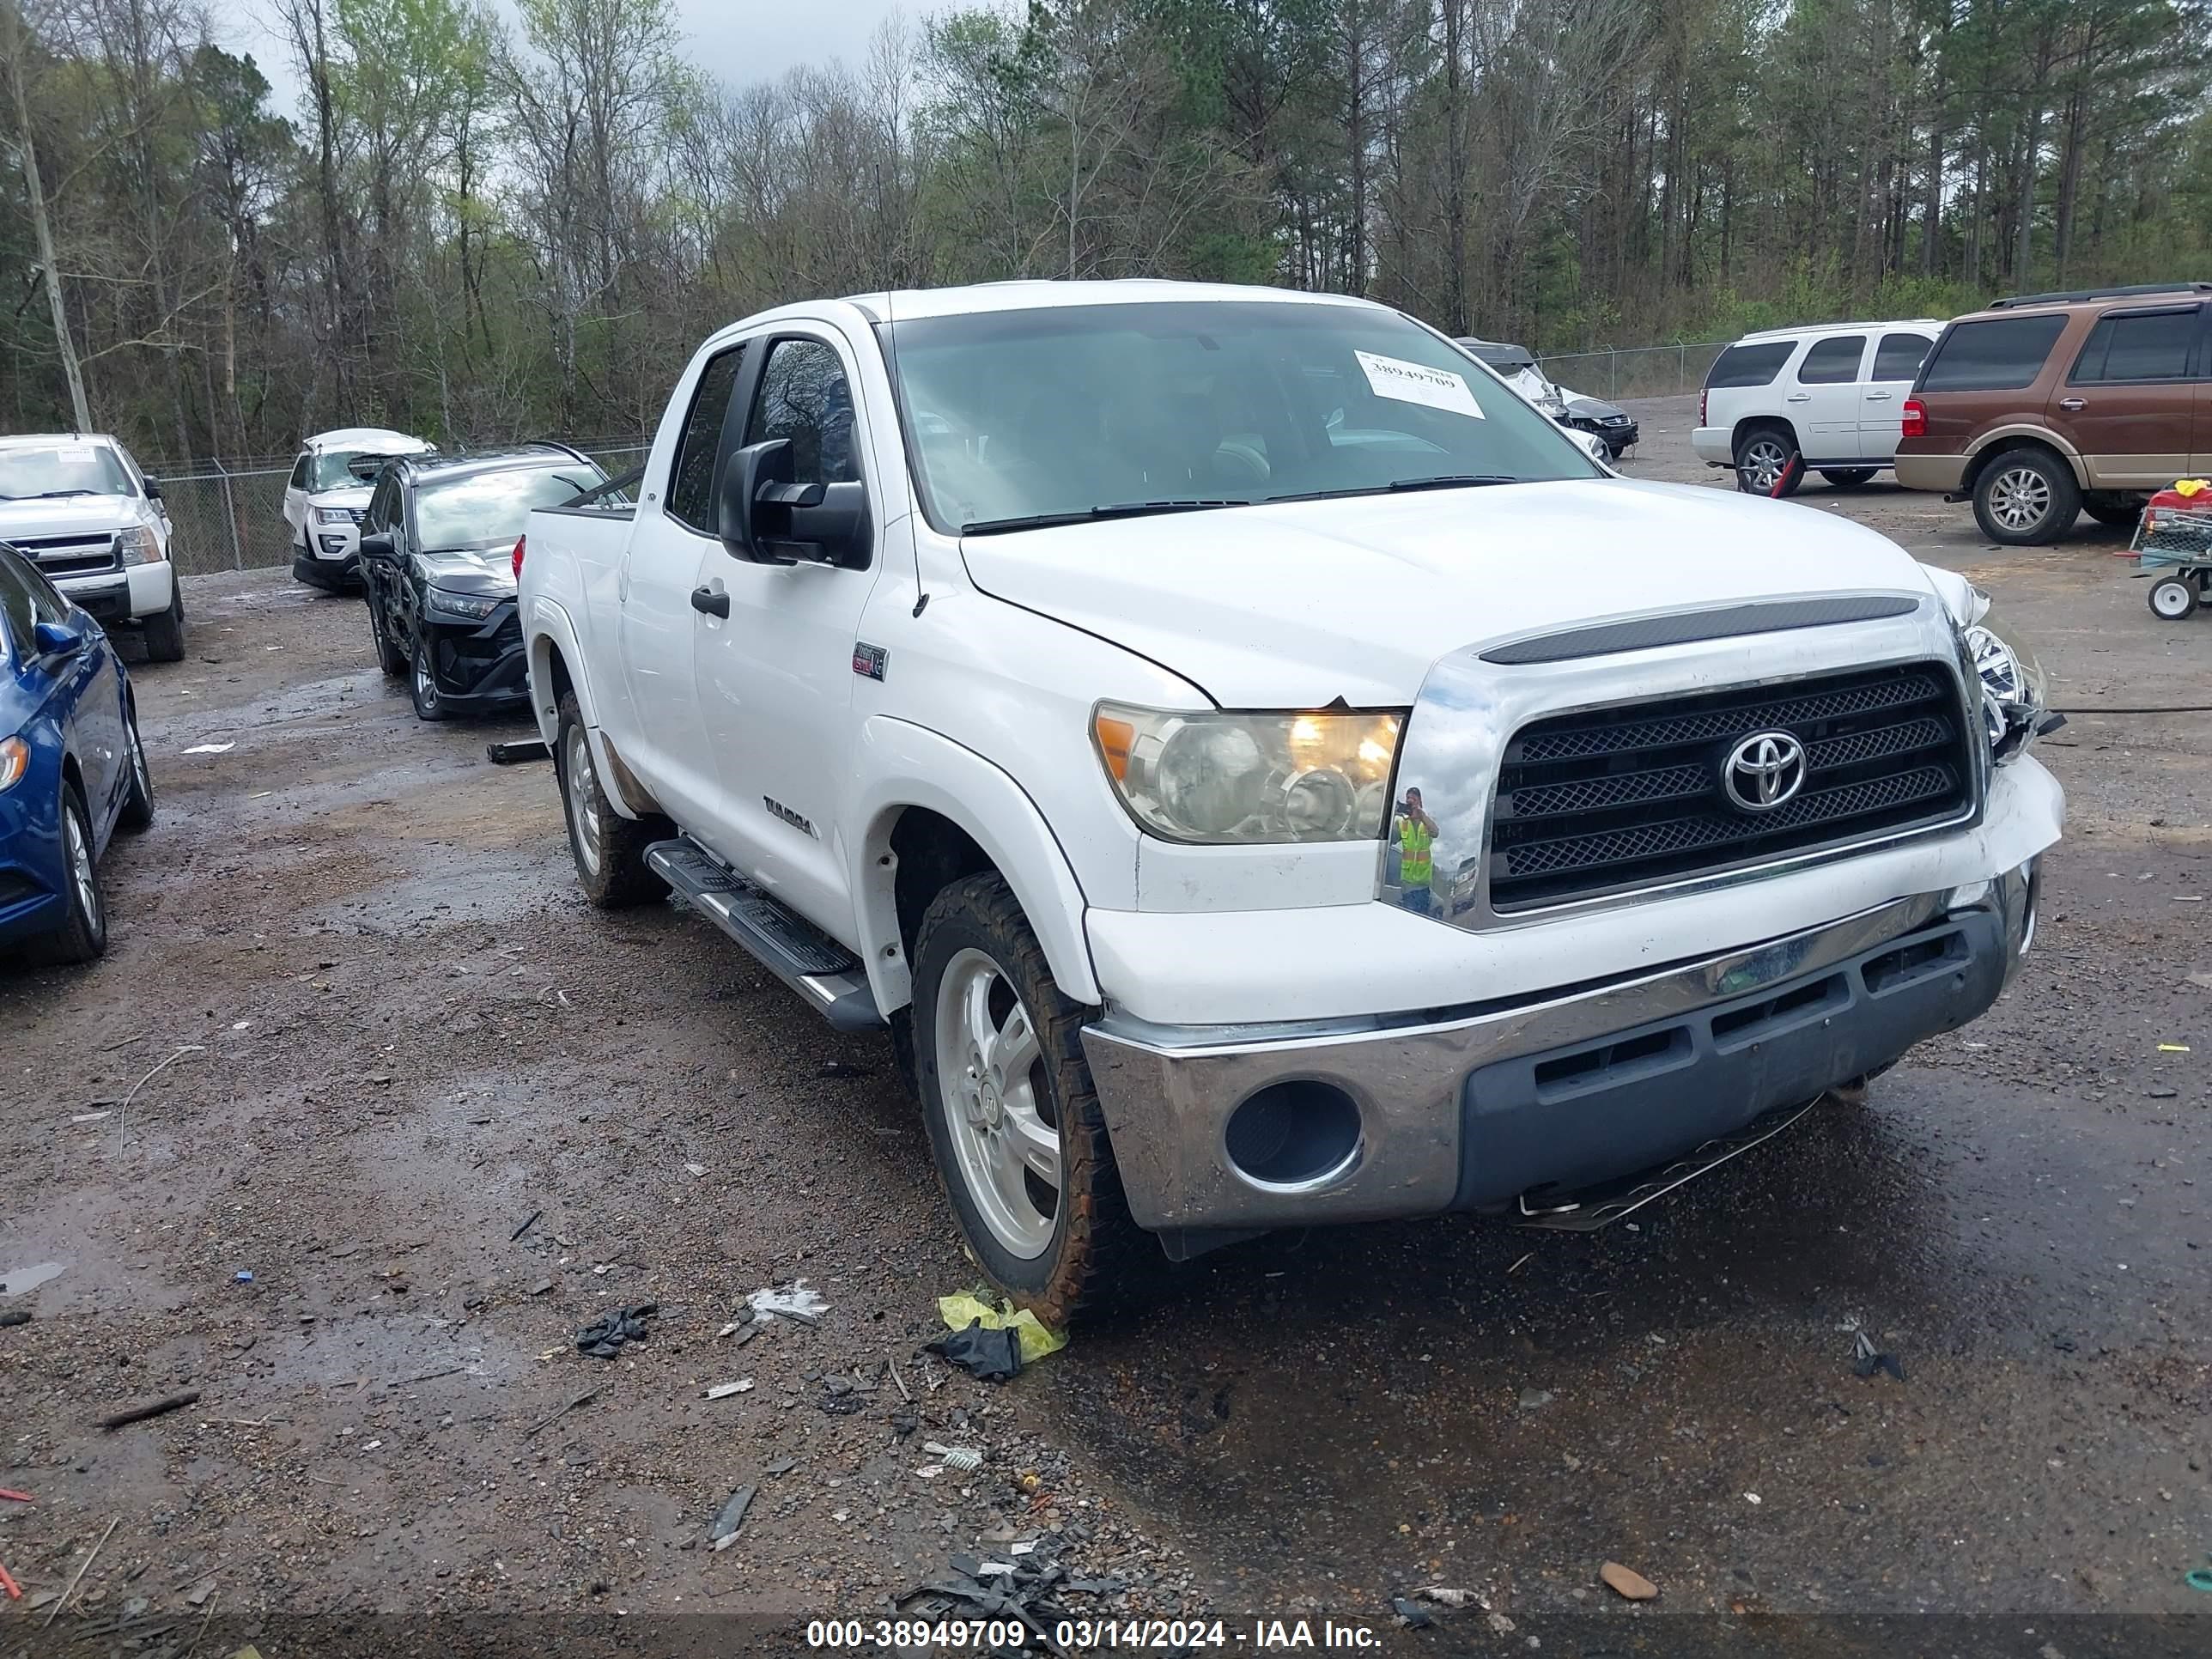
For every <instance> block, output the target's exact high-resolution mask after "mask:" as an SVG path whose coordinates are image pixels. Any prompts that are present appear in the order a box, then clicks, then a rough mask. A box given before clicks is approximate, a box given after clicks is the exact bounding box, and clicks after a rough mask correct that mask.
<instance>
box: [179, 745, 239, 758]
mask: <svg viewBox="0 0 2212 1659" xmlns="http://www.w3.org/2000/svg"><path fill="white" fill-rule="evenodd" d="M237 747H238V745H237V744H235V743H196V744H193V745H192V746H191V748H189V749H187V750H185V753H186V754H187V755H228V753H229V752H230V751H231V750H234V749H235V748H237Z"/></svg>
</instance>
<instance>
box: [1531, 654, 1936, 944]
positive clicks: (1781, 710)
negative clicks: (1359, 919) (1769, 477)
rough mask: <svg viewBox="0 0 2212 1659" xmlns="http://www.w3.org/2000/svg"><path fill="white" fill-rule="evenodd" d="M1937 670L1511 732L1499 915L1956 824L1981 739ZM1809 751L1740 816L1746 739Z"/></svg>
mask: <svg viewBox="0 0 2212 1659" xmlns="http://www.w3.org/2000/svg"><path fill="white" fill-rule="evenodd" d="M1958 684H1959V683H1958V680H1957V678H1956V677H1955V676H1954V674H1953V672H1952V671H1950V670H1949V669H1948V668H1947V667H1945V666H1944V665H1942V664H1941V663H1934V662H1925V663H1908V664H1905V665H1901V666H1898V667H1893V668H1882V669H1875V670H1862V671H1855V672H1850V673H1843V674H1824V675H1820V676H1818V677H1816V678H1811V679H1806V680H1799V681H1795V682H1792V683H1790V684H1785V685H1766V686H1750V687H1745V688H1741V689H1740V690H1734V691H1722V692H1714V693H1708V694H1705V695H1700V696H1685V697H1665V698H1658V699H1655V700H1653V701H1652V702H1649V703H1645V704H1642V705H1640V706H1635V707H1630V708H1607V709H1590V710H1585V711H1583V712H1582V713H1579V714H1562V715H1554V716H1551V717H1548V718H1547V719H1544V720H1536V721H1534V722H1533V723H1531V724H1529V725H1528V726H1522V728H1521V730H1520V731H1519V732H1516V733H1515V734H1514V737H1513V740H1512V742H1511V743H1510V744H1507V746H1506V750H1505V762H1504V766H1503V767H1502V769H1500V771H1499V773H1498V796H1497V800H1496V804H1495V805H1494V807H1493V809H1492V815H1491V828H1490V842H1489V860H1488V868H1489V872H1490V906H1491V908H1492V910H1494V911H1497V912H1499V913H1501V914H1503V913H1506V912H1510V911H1514V910H1524V909H1528V908H1534V907H1537V906H1541V905H1547V904H1559V903H1565V902H1569V901H1571V900H1574V899H1579V898H1588V897H1592V896H1596V895H1599V894H1602V893H1612V892H1618V891H1621V890H1628V889H1633V888H1639V887H1648V886H1656V885H1659V884H1663V883H1667V882H1671V881H1678V880H1680V879H1682V878H1686V877H1694V876H1698V875H1701V874H1705V873H1707V872H1713V871H1717V870H1723V869H1728V868H1730V867H1732V866H1737V865H1741V864H1747V863H1754V862H1758V861H1759V860H1766V859H1771V858H1778V857H1782V856H1784V855H1787V854H1792V853H1799V852H1804V851H1807V850H1808V849H1811V848H1825V847H1830V846H1833V845H1837V844H1848V843H1850V842H1858V841H1867V840H1872V839H1875V838H1876V837H1879V836H1888V835H1893V834H1896V833H1898V832H1899V831H1900V830H1905V829H1916V828H1920V827H1923V826H1926V825H1929V824H1933V823H1942V822H1943V821H1945V820H1947V819H1950V818H1953V817H1958V816H1959V815H1960V814H1961V813H1963V812H1965V811H1967V810H1968V809H1969V808H1970V807H1971V806H1972V800H1973V777H1974V769H1973V765H1972V750H1971V749H1970V748H1969V747H1968V744H1970V743H1971V742H1972V741H1974V740H1976V739H1977V738H1978V735H1979V734H1978V730H1977V729H1976V728H1975V727H1974V726H1972V724H1971V723H1970V722H1969V721H1968V720H1966V718H1965V715H1964V710H1963V708H1962V705H1961V703H1960V696H1959V690H1958ZM1761 732H1787V733H1789V734H1790V736H1792V737H1794V738H1796V739H1797V740H1798V742H1799V743H1801V744H1803V745H1804V768H1803V777H1802V785H1801V787H1798V788H1797V790H1796V793H1795V794H1794V795H1792V796H1790V798H1789V799H1787V800H1785V801H1784V802H1783V803H1782V804H1781V805H1777V806H1774V807H1771V808H1770V809H1768V810H1765V811H1747V810H1745V809H1744V808H1743V807H1741V806H1740V805H1737V804H1736V803H1735V801H1733V800H1732V799H1730V798H1729V794H1728V793H1727V792H1726V790H1725V789H1724V788H1723V779H1722V771H1723V766H1724V764H1725V763H1726V762H1727V759H1728V757H1729V754H1730V752H1731V751H1732V750H1734V748H1735V745H1736V744H1738V743H1740V742H1741V741H1742V740H1743V739H1745V738H1750V737H1753V736H1755V735H1757V734H1759V733H1761Z"/></svg>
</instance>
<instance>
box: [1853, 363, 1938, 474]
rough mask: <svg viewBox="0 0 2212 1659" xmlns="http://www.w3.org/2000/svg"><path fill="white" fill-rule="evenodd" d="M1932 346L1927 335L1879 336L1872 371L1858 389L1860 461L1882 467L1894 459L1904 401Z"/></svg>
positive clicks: (1918, 375)
mask: <svg viewBox="0 0 2212 1659" xmlns="http://www.w3.org/2000/svg"><path fill="white" fill-rule="evenodd" d="M1935 343H1936V338H1935V336H1933V335H1931V334H1917V333H1915V334H1908V333H1905V332H1902V331H1899V332H1897V333H1892V334H1885V335H1883V336H1882V337H1881V341H1880V342H1879V343H1877V344H1876V345H1875V349H1874V367H1873V368H1869V370H1868V371H1867V378H1866V382H1865V384H1864V385H1863V386H1861V387H1860V388H1859V391H1860V394H1861V395H1860V398H1859V447H1858V453H1859V455H1860V456H1861V458H1862V459H1866V460H1869V461H1872V460H1880V461H1882V462H1885V463H1887V462H1889V461H1893V460H1894V459H1897V445H1898V441H1899V439H1900V438H1902V437H1903V436H1904V435H1905V399H1906V398H1909V397H1911V395H1912V383H1913V381H1915V380H1918V379H1919V378H1920V365H1921V363H1922V362H1923V361H1924V360H1925V359H1926V357H1927V356H1928V348H1929V347H1930V346H1931V345H1933V344H1935Z"/></svg>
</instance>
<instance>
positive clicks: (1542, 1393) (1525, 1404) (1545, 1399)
mask: <svg viewBox="0 0 2212 1659" xmlns="http://www.w3.org/2000/svg"><path fill="white" fill-rule="evenodd" d="M1552 1398H1553V1396H1552V1391H1551V1390H1550V1389H1522V1390H1521V1409H1522V1411H1524V1412H1533V1411H1535V1410H1537V1409H1539V1408H1540V1407H1545V1406H1548V1405H1550V1404H1551V1403H1552Z"/></svg>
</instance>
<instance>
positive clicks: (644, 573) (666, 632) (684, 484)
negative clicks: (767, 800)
mask: <svg viewBox="0 0 2212 1659" xmlns="http://www.w3.org/2000/svg"><path fill="white" fill-rule="evenodd" d="M744 354H745V347H744V345H743V344H742V343H740V344H738V345H734V346H731V347H729V348H728V349H726V350H723V351H720V352H717V353H716V354H715V355H714V356H712V357H709V358H708V360H707V362H706V363H705V365H704V366H703V367H702V368H701V369H700V371H699V377H698V380H696V382H695V383H694V385H693V386H692V388H691V398H690V404H689V405H688V406H687V409H686V411H685V414H684V432H683V435H682V436H681V437H680V438H678V441H677V445H676V453H675V455H674V457H673V459H671V462H670V464H669V469H668V476H667V477H665V479H661V480H659V481H658V482H659V485H660V488H659V489H657V490H656V489H654V487H653V486H654V483H655V482H656V481H655V480H654V479H653V478H652V477H647V479H646V480H645V484H644V493H643V495H642V496H641V499H640V500H639V502H638V507H637V515H636V517H635V520H633V521H632V523H631V526H630V537H629V549H628V550H627V551H626V552H625V553H624V554H623V568H622V574H621V577H620V579H619V580H618V582H617V597H618V599H619V602H620V605H621V614H622V620H621V635H622V671H623V684H624V687H625V689H626V690H628V691H629V700H628V706H629V717H630V728H629V730H626V731H624V730H617V731H613V732H610V733H609V734H608V735H610V736H611V738H613V740H614V744H615V746H616V748H617V750H620V752H621V754H622V757H623V762H624V763H625V764H627V765H628V766H629V768H630V769H631V770H632V771H634V772H635V773H636V774H637V775H638V776H639V777H640V778H641V779H643V780H644V781H645V782H646V784H647V786H648V787H650V788H651V789H652V790H653V794H654V796H655V797H656V798H657V799H659V801H660V803H661V805H664V806H665V807H667V808H668V809H669V810H670V811H671V812H673V813H675V814H676V816H677V817H678V819H680V820H681V821H682V822H683V823H684V828H685V829H695V828H696V826H697V825H698V824H700V823H705V822H708V821H709V820H710V819H711V817H712V815H713V811H714V806H713V803H714V796H715V793H716V785H715V775H714V760H713V758H712V757H711V756H709V755H708V752H707V738H706V728H705V726H704V725H703V723H702V720H701V719H700V710H699V702H698V692H697V689H696V685H695V684H694V682H693V678H692V672H691V662H692V653H693V649H694V646H695V643H696V640H697V637H698V633H699V624H700V623H701V621H702V617H701V615H700V613H699V612H698V611H696V609H694V608H693V605H692V602H691V600H692V590H693V589H695V588H696V587H697V586H699V584H700V583H701V582H702V580H705V577H704V575H703V574H702V572H703V571H704V570H705V569H706V568H710V567H712V566H714V565H715V564H717V563H720V562H727V561H728V557H729V556H728V555H727V554H726V553H724V552H723V550H722V544H721V540H720V537H719V536H717V534H716V533H715V522H716V513H715V505H714V502H715V495H714V487H715V484H716V483H717V482H718V480H719V475H720V465H721V460H722V458H723V456H724V454H725V453H726V451H727V449H728V447H729V446H728V445H727V444H726V442H725V441H724V437H725V432H724V428H725V425H726V423H727V422H728V420H729V416H730V410H731V401H732V398H733V397H734V396H735V394H736V393H737V392H738V386H739V383H740V382H741V381H742V380H744V378H745V376H744ZM656 497H658V499H656Z"/></svg>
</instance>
